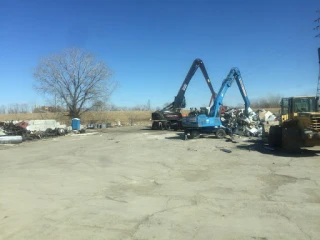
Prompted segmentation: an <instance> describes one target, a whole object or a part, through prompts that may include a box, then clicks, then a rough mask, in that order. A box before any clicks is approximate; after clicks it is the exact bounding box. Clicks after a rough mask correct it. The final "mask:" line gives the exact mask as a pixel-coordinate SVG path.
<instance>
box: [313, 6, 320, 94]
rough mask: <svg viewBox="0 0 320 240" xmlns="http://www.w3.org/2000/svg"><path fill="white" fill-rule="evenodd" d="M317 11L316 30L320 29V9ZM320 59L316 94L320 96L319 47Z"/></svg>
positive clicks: (319, 35)
mask: <svg viewBox="0 0 320 240" xmlns="http://www.w3.org/2000/svg"><path fill="white" fill-rule="evenodd" d="M317 13H318V14H319V16H318V18H317V19H316V20H314V22H316V23H317V26H316V27H315V28H313V30H316V31H317V30H320V10H318V11H317ZM317 37H319V38H320V33H319V34H317V35H316V38H317ZM318 60H319V74H318V85H317V94H316V96H318V97H319V98H320V48H318Z"/></svg>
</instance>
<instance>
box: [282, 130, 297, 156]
mask: <svg viewBox="0 0 320 240" xmlns="http://www.w3.org/2000/svg"><path fill="white" fill-rule="evenodd" d="M301 143H302V139H301V134H300V131H299V129H296V128H283V129H282V148H283V149H284V150H285V151H286V152H289V153H299V152H301Z"/></svg>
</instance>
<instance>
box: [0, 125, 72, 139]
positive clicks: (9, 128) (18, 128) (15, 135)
mask: <svg viewBox="0 0 320 240" xmlns="http://www.w3.org/2000/svg"><path fill="white" fill-rule="evenodd" d="M27 128H28V123H27V122H18V123H14V122H13V121H10V122H0V129H1V132H3V133H4V136H1V139H0V143H2V144H3V143H7V142H14V143H19V142H20V140H19V139H21V142H22V141H26V140H34V139H40V138H48V137H55V136H62V135H65V134H66V131H65V129H62V128H55V129H51V128H48V129H46V130H45V131H30V130H28V129H27Z"/></svg>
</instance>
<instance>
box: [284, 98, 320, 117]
mask: <svg viewBox="0 0 320 240" xmlns="http://www.w3.org/2000/svg"><path fill="white" fill-rule="evenodd" d="M318 100H319V98H318V97H314V96H312V97H290V98H282V99H281V103H280V106H281V122H284V121H286V120H288V119H293V118H294V117H296V116H298V113H301V112H318V109H319V103H318Z"/></svg>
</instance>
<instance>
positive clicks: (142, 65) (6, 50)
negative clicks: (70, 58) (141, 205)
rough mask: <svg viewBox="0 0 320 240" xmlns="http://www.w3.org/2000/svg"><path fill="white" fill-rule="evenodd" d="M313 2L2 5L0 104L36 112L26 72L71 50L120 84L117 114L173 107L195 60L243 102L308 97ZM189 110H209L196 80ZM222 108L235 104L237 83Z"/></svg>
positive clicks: (318, 42)
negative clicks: (92, 59)
mask: <svg viewBox="0 0 320 240" xmlns="http://www.w3.org/2000/svg"><path fill="white" fill-rule="evenodd" d="M319 9H320V2H319V1H318V0H290V1H284V0H278V1H276V0H268V1H257V0H243V1H240V0H239V1H238V0H198V1H195V0H192V1H191V0H136V1H134V0H117V1H116V0H105V1H102V0H101V1H97V0H92V1H76V0H75V1H71V0H65V1H46V0H43V1H15V0H11V1H10V0H4V1H1V8H0V82H1V94H0V105H2V104H11V103H29V104H36V103H37V104H41V103H44V99H43V97H42V96H40V95H39V94H37V93H36V92H35V91H34V90H33V88H32V84H33V82H34V79H33V76H32V69H34V68H35V67H36V65H37V63H38V61H39V59H40V57H43V56H47V55H49V54H52V53H56V52H59V51H61V50H63V49H65V48H69V47H80V48H84V49H86V50H89V51H92V52H93V53H94V54H95V55H96V56H97V57H98V58H99V59H101V60H104V61H105V62H106V63H107V64H108V66H109V67H110V68H111V69H112V71H113V72H114V76H113V79H114V80H116V81H118V82H119V87H118V89H117V90H116V91H115V92H114V94H113V95H112V97H111V102H112V103H114V104H116V105H119V106H129V107H130V106H135V105H138V104H146V103H147V102H148V100H150V102H151V106H152V107H156V106H163V104H164V103H166V102H172V101H173V98H174V96H175V95H176V94H177V91H178V89H179V87H180V85H181V83H182V81H183V80H184V78H185V76H186V74H187V71H188V70H189V68H190V66H191V64H192V62H193V60H194V59H195V58H201V59H202V60H203V62H204V63H205V66H206V68H207V71H208V73H209V76H210V78H211V80H212V83H213V87H214V89H215V90H216V91H218V89H219V87H220V85H221V81H222V80H223V78H225V77H226V75H227V74H228V72H229V70H230V69H231V68H232V67H238V68H239V69H240V71H241V73H242V77H243V81H244V84H245V86H246V89H247V92H248V95H249V98H250V99H252V100H253V99H256V98H260V97H265V96H268V95H269V94H280V95H282V96H290V95H306V94H308V95H309V94H311V95H314V94H315V93H316V84H317V78H318V72H319V64H318V56H317V48H318V47H320V38H315V37H314V36H315V35H316V34H317V33H319V32H316V31H314V30H313V28H314V27H315V26H316V23H314V20H315V19H316V18H318V17H319V15H320V14H317V13H316V10H319ZM186 99H187V107H199V106H203V105H206V104H208V103H209V99H210V92H209V89H208V87H207V85H206V83H205V81H204V80H203V77H202V75H201V72H200V71H199V72H197V73H196V74H195V76H194V78H193V79H192V80H191V83H190V85H189V87H188V90H187V92H186ZM224 101H225V104H229V105H236V104H238V103H242V99H241V95H240V93H239V91H238V89H237V86H236V84H234V85H233V87H232V88H231V89H229V91H228V93H227V95H226V97H225V100H224Z"/></svg>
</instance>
